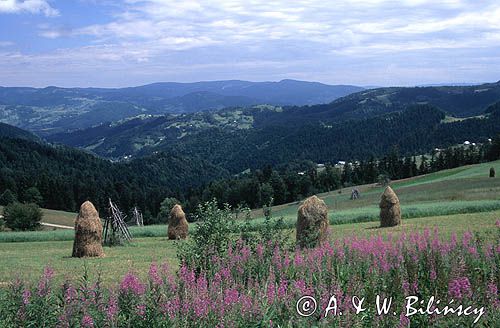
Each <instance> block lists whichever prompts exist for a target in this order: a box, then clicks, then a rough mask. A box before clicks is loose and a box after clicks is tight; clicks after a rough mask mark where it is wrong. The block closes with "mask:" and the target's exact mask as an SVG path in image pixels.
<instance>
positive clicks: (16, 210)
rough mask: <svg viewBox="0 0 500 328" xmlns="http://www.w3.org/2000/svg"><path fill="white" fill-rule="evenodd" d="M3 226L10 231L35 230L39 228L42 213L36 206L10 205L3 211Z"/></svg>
mask: <svg viewBox="0 0 500 328" xmlns="http://www.w3.org/2000/svg"><path fill="white" fill-rule="evenodd" d="M4 216H5V224H6V226H7V227H8V228H10V229H12V230H35V229H36V228H38V227H39V226H40V220H41V219H42V216H43V214H42V211H41V210H40V207H39V206H38V205H37V204H33V203H31V204H21V203H17V202H16V203H11V204H9V205H7V206H6V207H5V209H4Z"/></svg>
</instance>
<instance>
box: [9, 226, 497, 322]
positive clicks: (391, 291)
mask: <svg viewBox="0 0 500 328" xmlns="http://www.w3.org/2000/svg"><path fill="white" fill-rule="evenodd" d="M486 240H487V241H482V239H481V238H474V235H473V234H471V233H469V232H467V233H465V234H464V235H463V236H462V238H461V240H460V241H459V238H458V237H457V236H454V235H452V237H451V238H441V236H440V235H439V232H438V231H437V229H435V230H434V231H432V232H431V231H430V230H427V229H426V230H425V231H424V232H423V233H417V232H411V233H402V234H401V235H399V236H398V237H394V236H388V237H387V238H383V237H382V236H374V237H370V238H360V237H357V236H353V237H350V238H344V239H342V240H340V239H339V240H336V241H335V242H334V243H331V244H328V243H325V244H323V245H322V246H320V247H318V248H314V249H305V250H300V249H295V250H293V249H283V248H281V247H278V246H276V244H274V243H271V242H270V243H264V244H262V243H259V244H255V245H253V244H251V243H247V242H244V241H241V240H240V241H237V242H235V243H234V244H233V245H231V247H230V249H229V250H228V255H227V256H226V257H215V256H214V258H213V259H212V262H211V263H212V265H211V267H210V269H207V270H200V269H198V268H195V267H191V266H190V265H188V264H186V263H184V264H182V265H181V266H180V268H179V269H178V271H177V273H175V274H172V273H171V270H170V269H169V267H168V265H166V264H163V265H161V266H159V265H158V264H156V263H152V264H151V266H150V268H149V271H148V275H147V281H146V282H143V281H142V280H141V279H140V278H139V277H138V276H137V275H136V274H134V273H132V272H129V273H127V274H126V275H125V276H124V277H123V279H122V281H121V282H120V283H119V284H118V286H116V288H112V289H111V290H109V291H107V290H99V285H98V284H96V285H93V286H92V287H90V288H89V287H85V286H79V287H78V286H76V285H75V286H74V287H72V286H71V285H67V286H66V287H65V288H62V289H57V288H51V279H52V276H53V271H52V270H51V269H49V268H47V269H45V271H44V274H43V276H42V278H41V279H40V281H39V283H38V284H37V285H36V286H35V287H32V288H29V286H26V285H21V284H17V285H16V287H15V293H16V295H17V296H18V299H19V309H18V310H17V312H16V320H18V321H16V322H17V323H18V325H19V326H26V325H28V321H29V320H30V319H29V315H33V316H35V315H37V314H36V313H33V311H35V310H34V309H36V308H35V307H32V304H33V303H36V302H38V301H37V300H38V299H47V297H49V296H51V295H52V296H57V295H56V293H57V291H58V290H62V291H63V292H62V294H61V297H54V299H62V300H64V302H61V303H57V305H56V306H55V307H54V308H53V309H52V310H51V311H50V313H51V314H47V315H52V313H54V315H55V316H56V321H57V320H58V325H59V326H74V325H80V326H82V327H94V326H98V327H101V326H105V327H116V326H133V327H155V326H158V325H160V323H161V324H164V325H167V326H168V325H170V326H184V327H198V326H202V327H239V326H248V325H261V326H262V325H266V326H267V325H270V324H271V323H272V325H273V326H290V325H292V326H293V325H297V326H311V325H324V326H327V325H329V324H332V323H333V322H337V323H338V322H339V320H340V323H341V325H342V326H356V325H358V326H359V325H361V324H366V321H362V320H367V319H366V316H365V317H363V316H356V315H354V314H353V312H354V309H353V306H352V303H351V299H352V297H353V296H359V297H367V298H368V299H367V300H366V303H367V304H370V303H371V304H373V303H374V298H375V296H376V295H377V294H380V295H385V296H391V297H393V298H394V299H395V301H394V303H395V304H400V305H396V306H398V308H395V309H394V310H395V311H397V312H396V313H403V312H404V309H403V308H402V304H404V302H403V300H404V298H405V297H407V296H408V295H415V294H418V295H422V296H423V297H424V298H425V297H430V296H434V297H436V298H440V299H441V300H451V299H454V300H455V301H458V300H460V301H461V302H464V304H468V303H470V302H475V303H480V304H483V305H485V306H489V313H493V314H492V315H491V316H490V319H486V320H491V321H489V322H495V321H494V320H497V319H498V320H500V315H499V314H498V313H500V311H499V310H500V302H499V293H498V290H499V287H500V268H499V266H498V263H500V252H498V250H499V249H500V233H498V234H497V235H496V236H494V237H492V238H488V239H486ZM472 249H473V250H474V251H472ZM485 277H488V279H485ZM13 285H15V284H13ZM13 288H14V287H13ZM99 295H101V296H99ZM102 295H104V296H102ZM304 295H311V296H314V297H315V298H316V299H317V300H318V303H319V304H318V308H319V309H323V310H324V309H325V308H326V306H327V304H328V300H329V299H330V296H331V295H335V296H336V297H337V299H338V302H339V310H340V311H341V312H343V313H344V315H342V316H341V317H340V318H336V317H333V316H328V317H326V318H325V317H324V316H322V315H321V313H320V312H319V311H318V313H317V314H315V315H313V316H311V317H307V318H305V317H300V316H298V315H297V314H296V312H295V305H296V304H295V303H296V301H297V300H298V299H299V298H300V297H302V296H304ZM98 297H101V298H100V299H97V298H98ZM30 311H31V312H30ZM19 313H23V316H20V315H18V314H19ZM495 313H496V317H495ZM368 314H373V315H372V316H369V317H370V318H372V317H373V318H372V319H371V320H373V321H372V322H371V325H373V326H377V325H378V326H394V327H397V326H399V327H408V326H409V324H410V320H409V319H408V318H407V317H405V316H404V315H401V316H399V317H398V316H390V317H387V318H381V317H378V316H376V315H374V313H373V312H369V313H368ZM38 315H42V314H41V313H40V314H38ZM44 315H45V314H44ZM12 317H13V318H14V315H13V316H12ZM57 318H59V319H57ZM363 318H364V319H363ZM425 320H429V321H427V322H426V323H425V325H431V324H432V322H433V320H453V319H452V318H451V317H444V318H442V317H438V316H429V317H428V318H426V319H425ZM63 321H64V322H65V323H67V324H65V325H63V324H62V322H63ZM450 322H451V321H450ZM0 323H1V322H0ZM70 323H71V324H70ZM461 324H464V323H463V322H461ZM441 325H442V326H447V325H448V323H446V324H441ZM449 325H452V323H450V324H449Z"/></svg>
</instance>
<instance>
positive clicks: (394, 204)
mask: <svg viewBox="0 0 500 328" xmlns="http://www.w3.org/2000/svg"><path fill="white" fill-rule="evenodd" d="M398 224H401V206H400V205H399V198H398V196H397V195H396V193H395V192H394V190H392V188H391V187H389V186H387V188H385V191H384V193H383V194H382V197H381V198H380V226H381V227H393V226H397V225H398Z"/></svg>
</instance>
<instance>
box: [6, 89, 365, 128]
mask: <svg viewBox="0 0 500 328" xmlns="http://www.w3.org/2000/svg"><path fill="white" fill-rule="evenodd" d="M361 90H364V89H363V88H361V87H356V86H351V85H326V84H322V83H317V82H304V81H295V80H283V81H279V82H248V81H239V80H231V81H213V82H195V83H173V82H165V83H154V84H149V85H144V86H139V87H130V88H120V89H103V88H58V87H47V88H41V89H37V88H11V87H9V88H6V87H0V122H3V123H7V124H11V125H15V126H18V127H21V128H23V129H27V130H31V131H34V132H36V133H37V134H39V135H48V134H51V133H57V132H67V131H72V130H76V129H82V128H87V127H92V126H95V125H99V124H101V123H104V122H114V121H119V120H123V119H127V118H130V117H134V116H138V115H164V114H170V113H175V114H179V113H192V112H199V111H210V110H218V109H222V108H227V107H247V106H253V105H258V104H270V105H277V106H285V105H297V106H301V105H312V104H320V103H329V102H331V101H333V100H335V99H338V98H340V97H343V96H346V95H348V94H351V93H353V92H358V91H361Z"/></svg>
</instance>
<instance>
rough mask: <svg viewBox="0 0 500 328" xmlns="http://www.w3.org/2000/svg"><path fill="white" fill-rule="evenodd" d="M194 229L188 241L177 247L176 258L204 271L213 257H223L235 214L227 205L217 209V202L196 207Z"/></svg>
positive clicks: (229, 239)
mask: <svg viewBox="0 0 500 328" xmlns="http://www.w3.org/2000/svg"><path fill="white" fill-rule="evenodd" d="M195 219H196V221H197V224H196V227H195V228H194V229H193V231H192V232H190V236H189V240H188V241H187V242H185V243H182V244H180V245H179V249H178V254H177V255H178V258H179V260H180V261H181V262H183V263H188V264H190V265H192V266H194V267H196V268H200V269H206V268H208V267H209V266H210V262H211V259H212V257H213V256H218V257H224V256H225V254H226V252H227V249H228V246H229V244H230V242H231V232H232V231H235V230H236V229H235V228H234V226H235V225H237V223H236V217H235V214H234V213H232V212H231V209H230V207H229V205H227V204H226V205H224V207H223V208H222V209H220V208H218V206H217V200H215V199H214V200H212V201H210V202H206V203H204V204H200V205H198V209H197V211H196V214H195Z"/></svg>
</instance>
